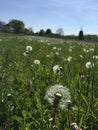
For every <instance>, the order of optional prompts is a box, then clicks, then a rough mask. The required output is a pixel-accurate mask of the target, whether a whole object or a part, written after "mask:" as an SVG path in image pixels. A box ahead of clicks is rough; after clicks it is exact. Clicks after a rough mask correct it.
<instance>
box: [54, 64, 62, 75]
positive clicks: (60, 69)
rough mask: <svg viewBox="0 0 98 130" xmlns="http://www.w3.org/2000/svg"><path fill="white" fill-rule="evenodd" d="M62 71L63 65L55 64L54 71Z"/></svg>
mask: <svg viewBox="0 0 98 130" xmlns="http://www.w3.org/2000/svg"><path fill="white" fill-rule="evenodd" d="M61 71H62V67H61V66H60V65H55V66H53V72H54V73H58V74H60V73H61Z"/></svg>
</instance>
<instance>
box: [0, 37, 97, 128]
mask: <svg viewBox="0 0 98 130" xmlns="http://www.w3.org/2000/svg"><path fill="white" fill-rule="evenodd" d="M0 39H1V40H0V129H2V130H50V125H51V122H50V121H49V119H50V118H51V115H52V113H53V105H52V104H49V103H48V102H47V101H46V100H45V99H44V97H45V95H46V91H47V90H48V89H49V86H51V85H57V84H58V85H63V86H67V88H68V89H69V91H70V93H71V103H70V104H68V107H67V108H66V109H63V110H62V109H60V108H58V110H57V113H56V117H55V126H54V128H53V129H57V130H65V129H66V130H67V129H69V127H70V123H72V122H77V124H78V125H79V126H80V127H83V129H84V130H90V129H92V130H97V129H98V45H97V43H96V44H95V43H92V44H86V43H81V44H80V43H78V42H75V41H71V43H67V42H66V41H65V40H62V41H58V40H55V39H48V40H47V39H42V38H38V37H22V36H19V37H18V36H17V37H16V36H8V37H7V36H2V37H0ZM26 46H31V47H32V48H33V50H32V51H30V52H29V53H28V55H27V56H25V55H24V52H25V51H26ZM69 56H70V57H72V58H71V60H68V57H69ZM94 56H96V57H95V58H94ZM34 60H39V61H40V63H39V64H35V63H34ZM87 62H91V65H92V67H90V68H87V67H86V63H87ZM55 65H59V66H61V69H59V68H58V70H57V71H56V72H54V71H53V67H54V66H55Z"/></svg>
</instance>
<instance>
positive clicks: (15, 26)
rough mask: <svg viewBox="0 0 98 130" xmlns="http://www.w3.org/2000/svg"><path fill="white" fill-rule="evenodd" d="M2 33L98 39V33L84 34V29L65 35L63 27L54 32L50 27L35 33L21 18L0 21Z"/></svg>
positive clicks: (0, 31) (88, 39)
mask: <svg viewBox="0 0 98 130" xmlns="http://www.w3.org/2000/svg"><path fill="white" fill-rule="evenodd" d="M0 33H11V34H24V35H37V36H48V37H56V38H66V39H79V40H87V41H98V36H97V35H90V34H89V35H84V33H83V30H80V31H79V34H78V36H75V35H64V30H63V28H58V29H57V30H56V33H53V32H52V30H51V29H50V28H48V29H46V30H44V29H41V30H40V31H39V32H36V33H34V31H33V29H32V28H31V27H30V28H25V24H24V22H23V21H21V20H17V19H12V20H10V21H9V22H8V23H5V22H3V21H0Z"/></svg>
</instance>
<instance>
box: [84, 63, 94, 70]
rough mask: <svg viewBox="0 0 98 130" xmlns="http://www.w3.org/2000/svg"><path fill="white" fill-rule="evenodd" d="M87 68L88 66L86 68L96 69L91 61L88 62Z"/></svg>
mask: <svg viewBox="0 0 98 130" xmlns="http://www.w3.org/2000/svg"><path fill="white" fill-rule="evenodd" d="M85 66H86V68H88V69H91V68H92V67H94V64H92V63H91V62H90V61H88V62H87V63H86V65H85Z"/></svg>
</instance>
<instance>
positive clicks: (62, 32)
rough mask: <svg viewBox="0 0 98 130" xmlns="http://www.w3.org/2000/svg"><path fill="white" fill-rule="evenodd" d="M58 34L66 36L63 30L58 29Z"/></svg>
mask: <svg viewBox="0 0 98 130" xmlns="http://www.w3.org/2000/svg"><path fill="white" fill-rule="evenodd" d="M56 33H57V34H58V35H60V36H62V35H64V30H63V28H58V29H57V31H56Z"/></svg>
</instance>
